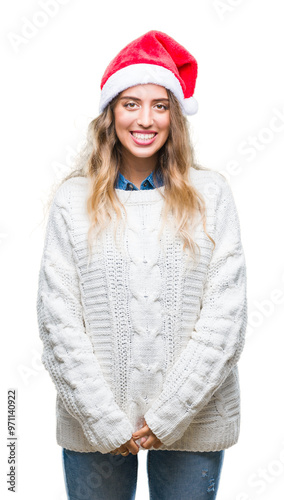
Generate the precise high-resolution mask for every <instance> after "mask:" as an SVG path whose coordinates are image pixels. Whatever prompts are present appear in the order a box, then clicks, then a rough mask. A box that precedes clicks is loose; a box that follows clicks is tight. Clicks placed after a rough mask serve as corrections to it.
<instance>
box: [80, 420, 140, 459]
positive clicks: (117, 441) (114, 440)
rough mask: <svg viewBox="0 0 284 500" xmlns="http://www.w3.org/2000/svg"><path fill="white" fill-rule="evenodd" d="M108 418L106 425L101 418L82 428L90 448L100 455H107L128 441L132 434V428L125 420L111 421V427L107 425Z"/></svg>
mask: <svg viewBox="0 0 284 500" xmlns="http://www.w3.org/2000/svg"><path fill="white" fill-rule="evenodd" d="M109 420H110V416H108V424H107V425H106V422H105V421H104V419H103V418H101V419H100V420H99V421H97V422H96V423H94V424H92V425H90V426H89V425H88V426H84V427H83V430H84V433H85V435H86V437H87V439H88V441H89V442H90V444H91V445H92V446H94V447H95V448H96V449H97V450H98V451H100V452H101V453H109V452H110V451H112V450H114V449H115V448H119V447H120V446H121V445H123V444H124V443H126V441H129V439H131V437H132V433H133V432H134V428H133V426H132V425H131V423H130V421H129V420H128V419H127V418H124V419H123V420H121V422H120V423H119V424H118V423H117V418H114V419H113V421H114V422H113V425H109Z"/></svg>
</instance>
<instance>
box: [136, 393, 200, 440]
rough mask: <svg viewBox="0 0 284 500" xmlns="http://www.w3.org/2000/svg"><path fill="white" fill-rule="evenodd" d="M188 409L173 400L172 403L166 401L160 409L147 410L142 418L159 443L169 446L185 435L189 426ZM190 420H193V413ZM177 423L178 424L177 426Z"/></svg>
mask: <svg viewBox="0 0 284 500" xmlns="http://www.w3.org/2000/svg"><path fill="white" fill-rule="evenodd" d="M189 413H190V409H189V408H186V407H185V405H184V403H182V402H181V401H178V402H177V400H176V399H175V401H174V403H173V402H171V401H167V403H165V404H163V406H162V407H160V408H157V410H156V411H155V410H154V406H152V407H151V408H149V410H148V411H147V413H145V415H144V418H145V420H146V423H147V425H148V426H149V427H150V429H151V431H152V432H153V433H154V434H155V435H156V436H157V438H158V439H160V441H161V442H162V443H163V444H164V445H166V446H170V445H171V444H172V443H174V442H175V441H177V440H178V439H180V438H181V437H182V435H183V434H184V433H185V431H186V429H187V428H188V426H189V417H190V416H189ZM191 413H192V419H193V412H191ZM177 422H179V424H178V426H177V424H176V423H177Z"/></svg>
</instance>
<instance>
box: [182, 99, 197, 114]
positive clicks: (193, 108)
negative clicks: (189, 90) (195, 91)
mask: <svg viewBox="0 0 284 500" xmlns="http://www.w3.org/2000/svg"><path fill="white" fill-rule="evenodd" d="M183 108H184V111H185V113H186V114H187V115H195V114H196V113H197V111H198V102H197V100H196V99H195V97H193V96H191V97H188V98H187V99H184V100H183Z"/></svg>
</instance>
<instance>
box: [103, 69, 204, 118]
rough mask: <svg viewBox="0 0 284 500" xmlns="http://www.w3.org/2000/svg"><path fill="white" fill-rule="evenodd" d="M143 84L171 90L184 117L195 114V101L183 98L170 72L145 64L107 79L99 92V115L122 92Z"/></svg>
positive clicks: (191, 98) (124, 70)
mask: <svg viewBox="0 0 284 500" xmlns="http://www.w3.org/2000/svg"><path fill="white" fill-rule="evenodd" d="M144 83H155V84H156V85H161V86H162V87H166V88H168V89H169V90H171V91H172V92H173V94H174V95H175V96H176V98H177V99H178V101H179V103H180V105H181V108H182V111H183V113H184V114H185V115H193V114H195V113H196V112H197V110H198V104H197V101H196V99H195V98H194V97H193V96H192V97H189V98H187V99H185V98H184V95H183V90H182V87H181V84H180V82H179V81H178V79H177V78H176V76H175V75H174V73H173V72H172V71H170V70H169V69H167V68H164V67H163V66H157V65H156V64H145V63H141V64H131V65H129V66H126V67H125V68H121V69H119V70H118V71H116V72H115V73H113V75H111V76H110V77H109V79H108V80H107V81H106V83H105V84H104V86H103V88H102V91H101V98H100V104H99V112H100V113H101V112H102V111H103V110H104V108H105V107H106V106H107V105H108V103H109V102H110V101H111V100H112V99H113V98H114V97H115V96H117V95H118V94H119V93H120V92H122V91H123V90H126V89H128V88H129V87H134V86H135V85H140V84H144Z"/></svg>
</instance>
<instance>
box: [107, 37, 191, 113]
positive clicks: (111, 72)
mask: <svg viewBox="0 0 284 500" xmlns="http://www.w3.org/2000/svg"><path fill="white" fill-rule="evenodd" d="M196 78H197V62H196V60H195V58H194V57H193V56H192V55H191V54H190V53H189V52H188V51H187V50H186V49H185V48H184V47H183V46H182V45H180V44H179V43H177V42H176V41H175V40H174V39H173V38H171V37H170V36H168V35H166V33H162V32H161V31H154V30H152V31H148V33H146V34H145V35H142V36H140V37H139V38H137V39H136V40H134V41H133V42H131V43H129V44H128V45H126V47H124V49H122V50H121V51H120V52H119V53H118V54H117V56H116V57H115V58H114V59H113V60H112V61H111V62H110V64H109V65H108V66H107V68H106V70H105V72H104V75H103V77H102V80H101V85H100V88H101V97H100V103H99V112H100V113H101V112H102V111H103V110H104V109H105V107H106V106H107V105H108V104H109V102H110V101H111V100H112V99H113V98H114V97H115V96H116V95H117V94H119V93H120V92H122V91H123V90H125V89H127V88H129V87H133V86H135V85H139V84H143V83H155V84H157V85H162V86H163V87H165V88H167V89H169V90H171V91H172V92H173V94H174V95H175V96H176V98H177V99H178V101H179V103H180V106H181V109H182V112H183V114H184V115H194V114H195V113H197V111H198V103H197V101H196V99H195V98H194V96H193V93H194V89H195V83H196Z"/></svg>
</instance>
